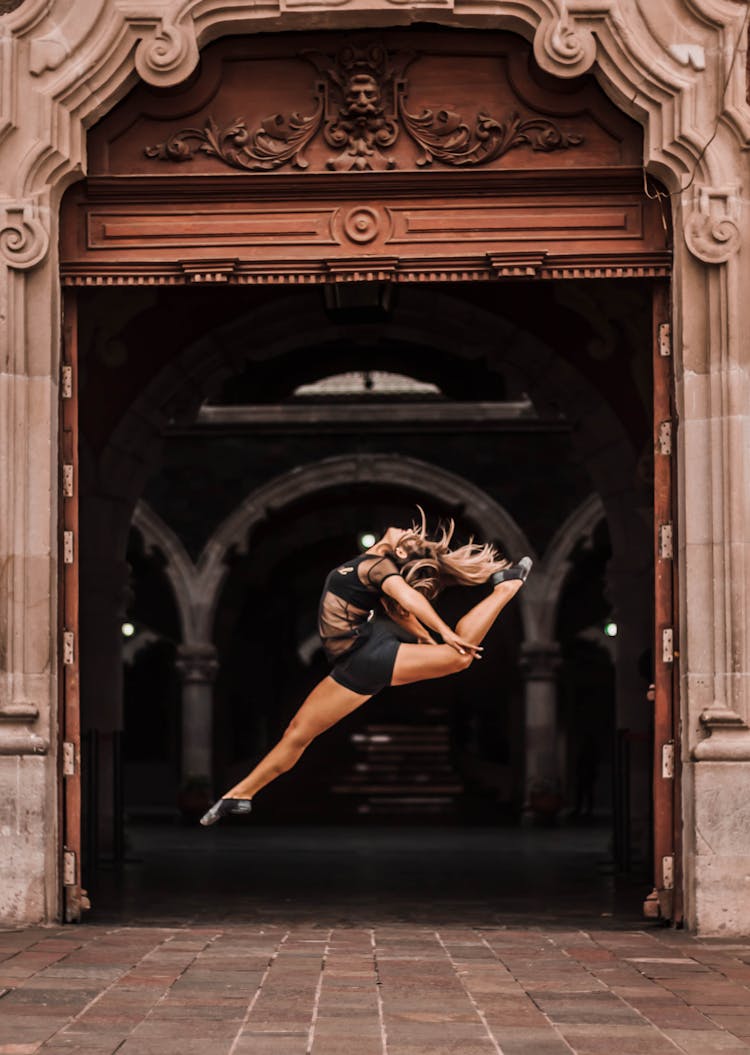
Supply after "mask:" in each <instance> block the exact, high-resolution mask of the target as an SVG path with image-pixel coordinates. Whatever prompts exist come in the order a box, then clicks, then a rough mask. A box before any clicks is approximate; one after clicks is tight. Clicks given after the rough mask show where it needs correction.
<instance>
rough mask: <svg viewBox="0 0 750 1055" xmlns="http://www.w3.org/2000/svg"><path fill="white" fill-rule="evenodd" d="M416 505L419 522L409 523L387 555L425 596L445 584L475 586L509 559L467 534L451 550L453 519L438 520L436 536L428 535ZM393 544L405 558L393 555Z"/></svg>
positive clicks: (405, 577) (424, 519) (434, 593)
mask: <svg viewBox="0 0 750 1055" xmlns="http://www.w3.org/2000/svg"><path fill="white" fill-rule="evenodd" d="M417 509H418V510H419V513H420V516H421V523H419V524H418V523H416V522H414V523H412V525H411V528H410V529H409V530H408V531H405V532H404V533H403V534H402V535H401V537H400V538H399V540H398V542H397V543H396V546H394V552H392V553H390V554H389V555H390V556H391V557H392V559H393V560H394V561H395V562H396V564H398V565H399V566H400V569H401V575H402V577H403V578H404V579H405V580H406V582H408V583H409V585H410V586H412V587H413V588H414V589H415V590H419V592H420V593H423V594H424V595H425V597H427V598H428V599H429V600H432V599H433V598H435V597H437V595H438V594H439V593H440V592H441V590H444V589H445V587H446V586H457V585H461V586H477V585H479V584H480V583H483V582H487V580H488V579H489V577H490V575H492V573H493V572H495V571H500V569H501V568H507V567H508V566H509V564H510V561H507V560H503V559H502V558H501V557H500V554H499V553H498V551H497V550H496V549H495V547H494V546H493V545H491V544H490V543H488V542H485V543H478V542H475V541H474V539H473V538H470V539H469V541H468V542H467V543H466V544H465V545H463V546H459V547H458V548H457V549H453V550H452V549H451V548H450V541H451V539H452V538H453V533H454V531H455V527H456V525H455V522H454V521H453V519H451V520H449V521H448V522H447V523H445V522H443V521H441V522H440V523H439V524H438V530H437V535H436V537H435V538H429V536H428V533H427V517H426V516H425V512H424V509H422V507H421V506H417ZM396 547H398V548H399V549H403V550H405V551H406V554H407V556H406V558H401V557H397V556H396V554H395V548H396Z"/></svg>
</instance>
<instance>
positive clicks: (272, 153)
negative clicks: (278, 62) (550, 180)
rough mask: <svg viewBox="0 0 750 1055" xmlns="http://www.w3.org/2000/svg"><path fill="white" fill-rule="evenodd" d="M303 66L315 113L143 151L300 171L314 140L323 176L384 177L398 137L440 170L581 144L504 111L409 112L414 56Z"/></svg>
mask: <svg viewBox="0 0 750 1055" xmlns="http://www.w3.org/2000/svg"><path fill="white" fill-rule="evenodd" d="M300 58H302V59H304V60H305V61H307V62H309V63H310V64H311V66H313V67H314V69H315V71H316V73H317V75H318V76H317V79H316V81H315V84H314V89H313V99H314V105H313V107H312V109H311V112H309V113H307V114H303V113H302V112H300V111H295V112H293V113H291V114H274V115H271V116H270V117H266V118H264V119H263V120H262V121H261V122H260V127H259V128H257V129H256V130H254V131H250V130H249V129H248V126H247V123H246V121H245V120H244V118H237V119H236V120H234V121H232V122H230V123H229V124H228V125H225V126H223V127H222V126H219V125H218V124H217V122H216V121H215V120H214V119H213V118H212V117H210V116H209V117H208V118H207V119H206V123H205V125H204V126H203V128H182V129H180V130H179V131H176V132H174V133H172V135H170V136H169V138H168V139H166V140H165V141H164V142H162V143H157V144H155V145H153V146H147V147H146V148H145V153H146V156H147V157H150V158H154V159H158V160H161V161H175V162H183V161H189V160H190V159H191V158H193V157H194V156H195V155H196V153H198V152H201V153H204V154H208V155H210V156H212V157H216V158H218V159H219V160H220V161H222V162H223V163H224V164H226V165H229V166H230V167H231V168H239V169H244V170H245V171H248V172H263V171H269V170H272V169H277V168H281V167H282V166H283V165H292V166H294V167H296V168H299V169H306V168H308V166H309V162H308V160H307V158H306V157H305V148H306V147H307V146H308V145H309V144H310V143H311V142H312V141H313V139H315V137H316V136H318V135H319V134H321V135H322V137H323V139H324V141H325V142H326V143H327V144H328V146H330V147H332V148H333V149H334V151H335V153H334V154H333V155H331V156H330V157H329V158H328V159H327V160H326V163H325V165H326V168H327V169H329V170H332V171H335V172H345V171H360V172H361V171H383V170H387V169H393V168H396V167H397V163H396V160H395V158H394V157H393V156H392V155H391V154H390V153H389V148H390V147H392V146H393V145H394V143H395V142H396V140H397V139H398V137H399V136H400V134H401V133H402V131H403V132H404V133H405V134H406V135H407V136H408V137H409V139H410V140H411V141H412V142H413V143H414V144H415V146H416V147H418V148H419V153H418V156H417V158H416V164H417V165H420V166H426V165H431V164H432V163H433V162H434V161H438V162H440V163H442V164H444V165H448V166H451V167H471V166H475V165H482V164H485V163H487V162H489V161H494V160H496V159H497V158H501V157H503V155H505V154H507V153H508V152H509V151H510V150H514V149H517V148H519V147H524V146H526V147H529V148H530V149H531V150H534V151H542V152H545V153H549V152H550V151H554V150H567V149H569V148H571V147H576V146H579V145H581V144H582V143H583V137H582V136H580V135H577V134H574V133H572V132H566V131H564V130H562V129H561V128H559V127H558V125H556V124H555V123H554V121H551V120H549V119H548V118H545V117H539V116H531V117H526V118H522V117H521V115H520V114H518V113H515V112H510V113H508V114H507V115H505V117H504V119H503V120H499V119H498V118H496V117H494V116H492V115H490V114H487V113H479V114H477V115H476V117H475V118H474V119H473V121H472V120H467V119H465V118H464V116H463V115H462V114H460V113H457V112H455V111H452V110H450V109H447V108H440V107H436V108H434V109H432V108H426V109H423V110H421V111H420V112H418V113H413V112H411V111H410V110H409V109H408V106H407V99H408V92H409V85H408V80H407V78H406V70H407V68H408V67H409V66H410V65H411V64H412V63H413V62H415V61H416V60H417V59H418V56H417V55H415V54H414V53H413V52H398V53H395V54H389V53H388V52H387V50H386V49H385V48H384V47H383V46H382V45H380V44H370V45H368V46H366V47H363V48H356V47H352V46H347V47H345V48H343V49H342V50H341V51H340V52H339V53H338V55H336V56H335V57H331V56H327V55H323V54H320V53H316V52H306V53H304V54H302V55H301V56H300Z"/></svg>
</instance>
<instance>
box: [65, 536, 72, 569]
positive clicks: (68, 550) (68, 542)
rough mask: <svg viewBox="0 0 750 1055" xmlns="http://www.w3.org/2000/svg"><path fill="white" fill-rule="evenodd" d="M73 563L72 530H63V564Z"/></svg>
mask: <svg viewBox="0 0 750 1055" xmlns="http://www.w3.org/2000/svg"><path fill="white" fill-rule="evenodd" d="M72 563H73V532H72V531H63V564H72Z"/></svg>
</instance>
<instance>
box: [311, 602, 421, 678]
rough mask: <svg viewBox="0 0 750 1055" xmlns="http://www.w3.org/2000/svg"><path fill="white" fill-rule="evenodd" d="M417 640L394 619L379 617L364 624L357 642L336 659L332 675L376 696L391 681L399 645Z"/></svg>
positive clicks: (413, 642)
mask: <svg viewBox="0 0 750 1055" xmlns="http://www.w3.org/2000/svg"><path fill="white" fill-rule="evenodd" d="M416 641H417V639H416V637H415V636H414V635H413V634H410V633H409V631H408V630H404V628H403V627H401V626H399V625H398V623H394V622H393V620H392V619H388V618H387V617H386V616H378V617H377V618H375V619H373V621H372V622H371V623H365V625H364V626H363V627H361V629H360V637H359V639H358V641H357V644H356V645H355V646H354V648H352V649H350V650H349V651H348V652H347V653H346V654H345V655H343V656H342V657H341V658H340V659H337V660H336V661H335V663H334V665H333V670H332V671H331V677H332V678H333V680H334V681H337V682H338V683H339V685H343V686H344V688H345V689H351V691H352V692H357V693H359V695H360V696H374V695H375V693H376V692H380V690H381V689H384V688H386V687H387V686H388V685H390V684H391V679H392V678H393V666H394V664H395V662H396V653H397V652H398V646H399V645H400V644H401V643H402V642H405V643H408V644H416Z"/></svg>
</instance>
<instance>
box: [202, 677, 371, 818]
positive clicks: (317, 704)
mask: <svg viewBox="0 0 750 1055" xmlns="http://www.w3.org/2000/svg"><path fill="white" fill-rule="evenodd" d="M369 699H370V697H369V696H360V695H359V694H358V693H356V692H352V691H351V690H350V689H345V688H344V686H343V685H339V683H338V682H337V681H334V680H333V678H331V677H327V678H323V680H322V681H321V682H319V684H318V685H316V686H315V688H314V689H313V690H312V692H311V693H310V695H309V696H308V697H307V699H306V700H305V702H304V703H303V704H302V706H301V707H300V709H299V710H298V711H297V713H296V714H295V716H294V717H293V718H292V720H291V722H290V723H289V725H288V726H287V727H286V729H285V730H284V735H283V736H282V738H281V739H280V740H279V742H278V743H277V744H276V746H275V747H272V748H271V750H270V751H269V752H268V754H267V755H266V756H265V757H264V758H262V759H261V760H260V762H259V763H258V764H257V766H256V767H255V769H253V770H251V772H250V773H248V775H247V776H246V777H245V778H244V779H243V780H241V781H240V782H239V784H235V786H234V787H233V788H231V789H230V790H229V791H227V792H226V793H225V794H224V795H223V796H222V798H225V799H251V798H252V797H253V795H254V794H255V793H256V791H260V789H261V788H263V787H265V786H266V784H270V782H271V781H272V780H275V778H276V777H278V776H280V775H281V774H282V773H286V772H287V770H289V769H291V768H292V766H293V765H294V764H295V762H297V761H298V760H299V758H300V757H301V755H302V753H303V751H304V750H305V748H306V747H308V746H309V744H310V743H312V741H313V740H314V739H315V737H316V736H318V735H319V734H320V733H322V732H324V731H325V730H326V729H330V727H331V726H332V725H335V724H336V722H338V721H340V719H341V718H344V717H345V716H346V715H347V714H351V712H352V711H355V710H356V709H357V707H361V706H362V704H363V703H365V702H366V701H367V700H369Z"/></svg>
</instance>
